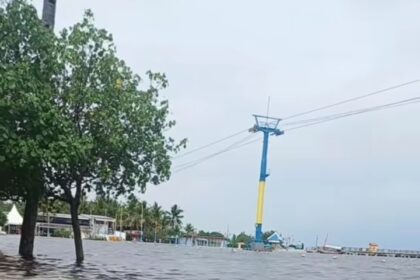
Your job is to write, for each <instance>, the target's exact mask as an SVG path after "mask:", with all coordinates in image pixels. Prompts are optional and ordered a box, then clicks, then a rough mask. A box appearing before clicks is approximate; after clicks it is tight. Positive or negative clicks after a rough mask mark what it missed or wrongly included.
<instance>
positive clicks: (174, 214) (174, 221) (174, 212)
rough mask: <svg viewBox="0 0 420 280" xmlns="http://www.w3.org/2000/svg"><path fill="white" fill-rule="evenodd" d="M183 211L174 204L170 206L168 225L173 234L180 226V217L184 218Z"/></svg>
mask: <svg viewBox="0 0 420 280" xmlns="http://www.w3.org/2000/svg"><path fill="white" fill-rule="evenodd" d="M183 212H184V210H182V209H181V208H179V207H178V205H176V204H175V205H174V206H172V207H171V211H170V212H169V214H170V219H171V222H170V225H171V227H172V230H173V231H174V233H175V234H178V232H179V228H180V227H181V226H182V218H184V216H183V215H182V213H183Z"/></svg>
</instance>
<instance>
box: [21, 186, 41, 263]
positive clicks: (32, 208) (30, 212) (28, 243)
mask: <svg viewBox="0 0 420 280" xmlns="http://www.w3.org/2000/svg"><path fill="white" fill-rule="evenodd" d="M34 188H36V186H34ZM39 197H40V192H39V191H37V190H33V191H28V193H27V194H26V197H25V200H26V203H25V212H24V214H23V223H22V231H21V236H20V244H19V254H20V255H21V256H22V257H23V258H24V259H33V251H34V239H35V227H36V219H37V217H38V202H39Z"/></svg>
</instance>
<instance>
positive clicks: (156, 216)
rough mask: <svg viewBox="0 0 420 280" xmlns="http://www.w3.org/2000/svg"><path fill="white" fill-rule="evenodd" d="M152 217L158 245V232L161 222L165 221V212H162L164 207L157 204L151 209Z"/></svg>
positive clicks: (155, 239)
mask: <svg viewBox="0 0 420 280" xmlns="http://www.w3.org/2000/svg"><path fill="white" fill-rule="evenodd" d="M150 215H151V218H152V221H153V226H154V241H153V242H155V243H156V241H157V231H158V227H159V224H160V222H161V221H162V220H163V215H164V211H163V210H162V207H161V206H159V205H158V204H157V202H155V203H154V204H153V206H152V207H151V208H150Z"/></svg>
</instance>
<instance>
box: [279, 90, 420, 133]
mask: <svg viewBox="0 0 420 280" xmlns="http://www.w3.org/2000/svg"><path fill="white" fill-rule="evenodd" d="M416 103H420V97H419V98H418V100H416V101H414V100H413V101H410V102H404V103H401V104H395V105H392V106H391V105H390V106H386V107H385V106H384V107H383V108H376V109H370V110H367V109H366V110H360V111H359V112H353V113H348V114H343V115H339V116H336V117H331V118H325V119H323V120H319V121H315V122H310V123H307V124H303V125H298V126H294V127H291V128H288V129H285V131H291V130H296V129H301V128H304V127H308V126H313V125H317V124H321V123H324V122H329V121H333V120H336V119H341V118H346V117H350V116H354V115H359V114H363V113H369V112H374V111H382V110H386V109H392V108H396V107H401V106H406V105H411V104H416Z"/></svg>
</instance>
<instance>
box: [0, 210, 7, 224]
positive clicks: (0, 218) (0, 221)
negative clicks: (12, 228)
mask: <svg viewBox="0 0 420 280" xmlns="http://www.w3.org/2000/svg"><path fill="white" fill-rule="evenodd" d="M6 223H7V216H6V214H4V212H3V211H0V227H3V226H4V225H5V224H6Z"/></svg>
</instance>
